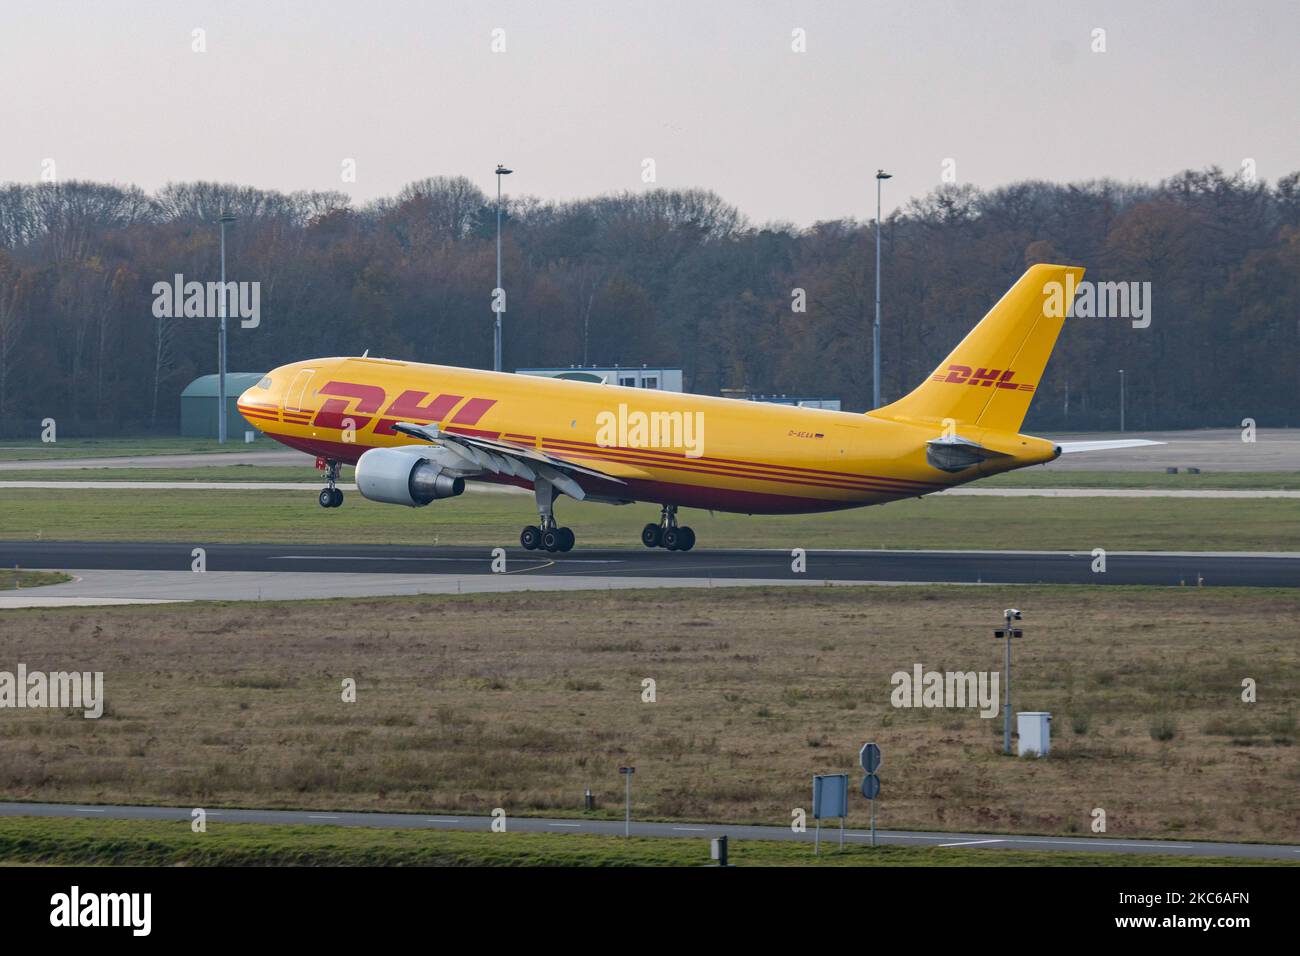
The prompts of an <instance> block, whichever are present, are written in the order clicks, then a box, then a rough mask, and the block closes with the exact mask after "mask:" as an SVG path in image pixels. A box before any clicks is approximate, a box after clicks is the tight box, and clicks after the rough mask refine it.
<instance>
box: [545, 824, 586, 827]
mask: <svg viewBox="0 0 1300 956" xmlns="http://www.w3.org/2000/svg"><path fill="white" fill-rule="evenodd" d="M546 825H547V826H548V827H580V826H582V824H581V823H548V824H546Z"/></svg>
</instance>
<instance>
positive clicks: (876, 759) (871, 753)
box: [858, 744, 880, 773]
mask: <svg viewBox="0 0 1300 956" xmlns="http://www.w3.org/2000/svg"><path fill="white" fill-rule="evenodd" d="M858 763H860V764H862V769H863V770H865V771H866V772H867V773H875V772H876V771H877V770H879V769H880V747H878V746H877V745H876V744H863V745H862V752H861V753H859V754H858Z"/></svg>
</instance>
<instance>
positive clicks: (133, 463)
mask: <svg viewBox="0 0 1300 956" xmlns="http://www.w3.org/2000/svg"><path fill="white" fill-rule="evenodd" d="M314 461H315V459H314V458H313V457H312V456H311V455H306V454H304V453H302V452H300V451H292V450H289V449H285V448H279V449H277V450H266V451H214V452H193V453H187V454H182V455H116V456H108V457H103V458H92V457H87V458H41V457H40V456H39V455H38V454H36V453H35V452H33V455H32V457H31V458H24V459H22V460H20V461H0V471H19V472H21V471H45V470H47V469H48V470H54V469H58V470H64V469H70V468H197V469H201V468H214V467H217V468H219V467H221V466H222V465H305V466H307V467H311V466H312V464H313V462H314Z"/></svg>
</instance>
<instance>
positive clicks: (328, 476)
mask: <svg viewBox="0 0 1300 956" xmlns="http://www.w3.org/2000/svg"><path fill="white" fill-rule="evenodd" d="M316 467H317V468H319V469H320V470H321V471H323V472H325V487H324V488H322V489H321V490H320V506H321V507H322V508H337V507H338V506H339V505H341V504H343V492H342V491H341V490H339V489H338V488H336V487H334V486H335V484H336V483H337V482H338V480H339V463H338V462H337V461H327V460H326V459H324V458H317V459H316Z"/></svg>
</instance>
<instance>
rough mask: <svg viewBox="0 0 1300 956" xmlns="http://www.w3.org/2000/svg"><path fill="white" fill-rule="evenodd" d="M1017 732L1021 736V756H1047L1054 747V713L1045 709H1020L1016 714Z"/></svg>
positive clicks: (1018, 751)
mask: <svg viewBox="0 0 1300 956" xmlns="http://www.w3.org/2000/svg"><path fill="white" fill-rule="evenodd" d="M1016 734H1017V735H1018V736H1019V738H1020V747H1019V749H1018V750H1017V753H1018V755H1019V756H1021V757H1046V756H1047V754H1048V752H1049V751H1050V750H1051V749H1052V715H1051V714H1049V713H1048V712H1047V711H1045V710H1026V711H1020V712H1019V713H1017V714H1016Z"/></svg>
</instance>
